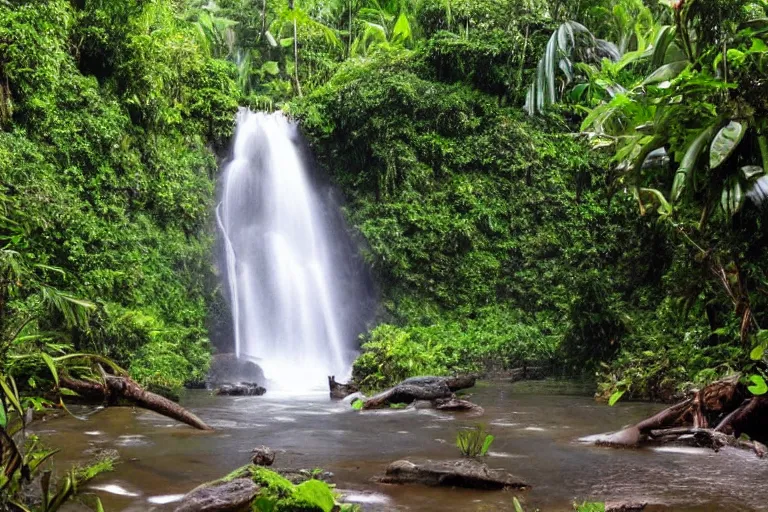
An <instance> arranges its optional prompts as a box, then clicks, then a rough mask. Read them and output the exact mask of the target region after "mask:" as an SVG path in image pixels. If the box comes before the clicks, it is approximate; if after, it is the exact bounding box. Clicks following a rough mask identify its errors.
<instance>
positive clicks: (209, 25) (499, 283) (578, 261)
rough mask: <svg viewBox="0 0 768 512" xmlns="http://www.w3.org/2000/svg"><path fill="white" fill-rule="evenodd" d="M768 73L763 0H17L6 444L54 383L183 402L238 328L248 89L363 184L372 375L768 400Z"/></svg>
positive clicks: (6, 146) (1, 95) (354, 216)
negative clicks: (728, 392)
mask: <svg viewBox="0 0 768 512" xmlns="http://www.w3.org/2000/svg"><path fill="white" fill-rule="evenodd" d="M766 66H768V3H767V2H766V1H765V0H709V1H704V0H662V1H660V2H659V1H657V0H645V1H644V0H578V1H567V2H566V1H560V0H261V1H250V0H218V1H209V0H205V1H203V0H72V1H69V0H34V1H33V0H0V376H1V377H2V378H1V379H0V382H2V384H3V397H2V402H1V403H0V405H1V406H2V407H1V408H0V410H1V411H0V412H2V414H1V415H0V427H1V429H2V433H3V435H4V436H7V435H10V436H11V437H13V436H15V435H16V434H17V433H18V432H22V433H23V431H24V430H25V429H24V425H25V417H26V414H27V413H26V411H27V410H29V409H32V410H37V411H44V410H50V409H51V408H52V407H54V406H56V407H61V406H62V405H61V404H63V402H61V404H60V399H61V395H62V394H66V393H67V392H66V391H65V390H64V389H62V388H63V386H62V387H61V388H60V387H59V386H58V382H57V381H56V375H58V372H59V371H62V372H65V371H69V370H67V368H70V367H73V366H75V367H80V368H81V370H84V371H85V373H87V374H88V375H91V376H92V377H93V378H98V376H99V369H98V367H99V363H100V364H102V365H107V366H109V364H107V363H106V361H109V363H110V364H114V365H115V367H118V368H125V372H126V374H129V375H130V376H131V377H132V378H133V379H135V380H136V381H137V382H139V383H141V384H143V385H145V386H147V387H148V388H149V389H154V390H157V391H161V392H163V393H166V394H168V395H169V396H172V395H175V394H177V393H178V392H179V390H180V389H182V387H183V386H184V385H196V384H199V383H201V382H202V381H203V380H204V377H205V374H206V372H207V367H208V364H209V359H210V355H211V353H212V352H214V351H216V350H217V349H226V347H227V346H228V345H229V344H230V343H231V339H230V338H231V328H230V327H229V312H228V310H227V304H226V300H225V298H224V294H223V293H222V291H221V289H220V283H219V275H218V274H219V272H218V269H217V267H216V265H215V256H214V255H215V253H216V251H217V246H216V234H215V226H214V222H213V219H212V213H213V211H214V205H215V192H216V180H217V177H218V169H219V163H220V162H221V161H222V160H223V159H225V158H226V156H227V147H228V143H229V140H230V137H231V136H232V133H233V129H234V115H235V113H236V111H237V109H238V107H249V108H252V109H264V110H277V109H280V110H283V111H284V112H286V113H287V114H288V115H290V116H292V117H294V118H295V119H296V120H298V121H299V123H300V125H301V127H302V130H303V132H304V135H305V136H306V138H307V140H308V142H309V144H310V146H311V148H312V150H313V152H314V154H315V156H316V159H317V163H318V167H319V169H320V172H322V173H323V174H324V175H325V176H327V177H328V178H329V179H330V181H331V182H332V183H333V184H334V186H335V187H336V188H337V189H338V190H339V192H340V193H341V195H342V196H343V198H344V206H343V209H344V213H345V216H346V218H347V220H348V222H349V225H350V227H351V229H352V230H354V232H355V234H356V239H357V240H358V242H359V245H360V248H361V251H362V252H363V254H364V257H365V258H366V261H367V262H368V264H369V266H370V268H371V269H372V273H373V276H374V277H375V280H376V283H377V286H378V293H379V301H380V308H379V311H378V314H377V317H376V321H375V323H374V324H372V325H371V326H370V330H369V331H368V332H366V333H362V335H361V340H360V341H361V346H362V350H361V355H360V357H359V359H358V360H357V362H356V363H355V368H354V371H355V377H356V379H357V380H358V381H359V383H360V384H361V385H362V386H363V387H364V388H369V389H374V388H381V387H384V386H387V385H390V384H392V383H394V382H397V381H399V380H401V379H403V378H406V377H408V376H412V375H417V374H424V373H435V374H448V373H453V372H466V371H473V372H489V371H493V372H503V371H506V370H509V369H511V368H515V367H518V366H524V365H526V364H533V363H536V364H539V363H544V364H547V365H549V366H551V367H553V368H555V369H556V371H557V372H558V373H560V374H563V375H579V376H586V377H588V378H591V379H594V380H595V381H596V386H597V389H598V393H599V395H600V396H602V397H604V398H608V397H609V396H610V397H611V401H612V402H615V401H616V400H617V399H618V398H620V397H621V396H627V397H628V396H632V397H636V398H652V399H665V400H666V399H669V398H671V397H672V396H673V395H675V394H677V393H679V392H681V391H683V390H685V389H686V388H688V387H690V386H693V385H698V384H701V383H704V382H708V381H712V380H714V379H717V378H718V377H721V376H723V375H726V374H729V373H733V372H737V371H738V372H741V373H742V375H743V376H744V378H745V379H750V382H751V384H752V387H751V389H752V390H753V392H755V393H764V392H766V391H768V386H766V384H765V371H766V364H765V363H766V348H768V335H766V331H765V330H763V328H764V327H766V326H767V325H768V251H766V247H767V246H768V229H766V225H767V222H768V213H767V212H768V208H766V204H767V203H768V174H767V172H768V132H767V130H768V105H767V104H766V101H767V100H766V98H768V75H767V73H768V70H767V69H766ZM94 357H98V358H102V359H94ZM113 361H114V362H113ZM73 371H74V370H73ZM51 390H55V391H56V392H55V393H54V394H53V395H55V396H53V395H50V394H49V391H51ZM27 442H29V443H36V440H34V439H33V438H30V437H27V438H25V439H23V440H21V439H20V438H19V439H16V440H14V441H13V442H12V443H10V444H7V443H3V447H4V450H6V451H7V447H12V446H18V445H19V443H22V445H23V444H24V443H27ZM22 451H23V450H22ZM25 454H26V455H25V457H27V458H26V459H24V461H23V462H22V465H21V466H19V467H18V468H21V467H28V468H30V469H32V468H33V467H34V468H36V467H37V466H38V465H39V464H41V463H42V461H43V460H47V458H48V456H49V455H48V452H47V451H40V450H38V449H30V450H29V451H26V452H25ZM9 456H10V455H9V453H6V452H4V455H3V464H4V468H7V469H8V470H6V471H4V474H5V477H4V478H5V479H4V480H2V481H1V482H0V484H2V486H3V489H4V490H6V489H11V488H13V486H14V485H17V483H14V482H17V480H18V478H17V477H18V475H17V473H16V471H17V469H18V468H17V469H14V468H15V466H13V465H11V466H8V464H10V463H11V462H9V461H11V460H13V458H12V457H11V458H8V457H9ZM30 457H32V458H30ZM35 457H36V458H35ZM33 459H34V460H33ZM13 464H15V463H13ZM18 471H20V469H18ZM90 474H91V473H90V472H88V471H85V473H82V472H81V473H77V472H76V473H72V474H70V476H68V477H66V478H69V481H70V482H71V485H72V486H73V487H76V485H75V483H74V482H76V481H79V480H81V479H82V478H85V477H87V476H88V475H90ZM65 481H66V480H63V481H62V482H65ZM61 485H64V486H65V483H61ZM54 488H55V487H54V486H52V485H49V487H48V488H47V489H46V496H47V495H49V494H50V495H51V496H54V497H52V498H51V500H49V501H51V502H56V503H58V501H57V500H58V497H56V496H60V494H53V493H54V492H55V491H54ZM56 492H58V491H56ZM10 495H11V496H16V495H17V493H15V492H11V493H10ZM14 499H15V498H14ZM46 506H47V505H46ZM43 510H53V509H51V508H44V509H43Z"/></svg>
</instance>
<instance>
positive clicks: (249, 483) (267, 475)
mask: <svg viewBox="0 0 768 512" xmlns="http://www.w3.org/2000/svg"><path fill="white" fill-rule="evenodd" d="M342 509H344V510H350V511H351V510H354V509H350V508H349V507H348V506H345V507H341V506H339V507H337V505H336V496H335V494H334V492H333V490H332V489H331V487H330V486H329V485H328V484H327V483H325V482H323V481H321V480H316V479H314V478H312V477H311V476H310V477H309V479H308V480H306V481H304V482H301V483H299V484H298V485H297V484H294V483H292V482H291V481H290V480H288V479H287V478H285V477H284V476H282V475H281V474H280V473H278V472H276V471H272V470H269V469H266V468H263V467H259V466H256V465H253V464H249V465H247V466H243V467H241V468H238V469H236V470H234V471H233V472H231V473H230V474H228V475H226V476H225V477H223V478H221V479H219V480H215V481H213V482H208V483H205V484H203V485H201V486H199V487H197V488H195V489H194V490H192V491H191V492H189V493H188V494H187V495H186V496H184V498H183V499H182V501H181V503H180V504H179V506H178V507H177V508H176V512H213V511H216V512H240V511H242V510H252V511H255V512H331V511H333V510H342Z"/></svg>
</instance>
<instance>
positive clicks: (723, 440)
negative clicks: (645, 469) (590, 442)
mask: <svg viewBox="0 0 768 512" xmlns="http://www.w3.org/2000/svg"><path fill="white" fill-rule="evenodd" d="M742 434H744V435H747V436H748V437H749V438H750V441H744V440H741V439H739V438H740V436H741V435H742ZM595 442H596V444H601V445H607V446H617V447H628V446H631V447H635V446H640V445H642V444H644V443H670V442H674V443H682V444H690V445H694V446H706V447H709V448H712V449H714V450H715V451H717V450H719V449H720V448H722V447H723V446H736V447H742V448H749V449H751V450H754V452H755V453H756V454H757V455H758V456H760V457H762V456H764V455H765V454H766V451H768V449H766V448H765V445H764V443H766V442H768V397H766V396H751V394H750V393H749V391H748V390H747V389H746V387H745V386H744V385H743V384H741V383H740V382H739V377H738V376H735V377H731V378H728V379H723V380H720V381H717V382H713V383H712V384H710V385H708V386H706V387H704V388H703V389H701V390H698V391H694V392H692V393H691V396H690V397H689V398H687V399H686V400H683V401H682V402H679V403H677V404H675V405H673V406H671V407H667V408H666V409H664V410H663V411H661V412H659V413H657V414H655V415H653V416H651V417H650V418H647V419H645V420H643V421H641V422H639V423H637V424H636V425H632V426H630V427H627V428H625V429H624V430H621V431H619V432H616V433H613V434H608V435H605V436H598V437H597V439H596V441H595Z"/></svg>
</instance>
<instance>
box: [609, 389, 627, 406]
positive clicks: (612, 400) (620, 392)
mask: <svg viewBox="0 0 768 512" xmlns="http://www.w3.org/2000/svg"><path fill="white" fill-rule="evenodd" d="M626 392H627V390H626V389H620V390H618V391H615V392H614V393H613V394H612V395H611V398H609V399H608V405H610V406H611V407H613V406H614V405H616V402H618V401H619V400H620V399H621V397H622V396H624V393H626Z"/></svg>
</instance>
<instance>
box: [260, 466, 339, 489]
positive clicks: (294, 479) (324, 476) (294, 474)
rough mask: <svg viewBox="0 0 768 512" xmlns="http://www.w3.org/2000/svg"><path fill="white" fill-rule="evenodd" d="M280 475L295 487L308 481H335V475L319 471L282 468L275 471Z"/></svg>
mask: <svg viewBox="0 0 768 512" xmlns="http://www.w3.org/2000/svg"><path fill="white" fill-rule="evenodd" d="M272 471H275V472H277V473H279V474H280V476H282V477H283V478H285V479H287V480H288V481H290V482H291V483H292V484H294V485H298V484H301V483H304V482H306V481H308V480H320V481H321V482H325V483H331V481H332V480H333V473H331V472H330V471H320V470H317V469H291V468H281V469H273V470H272Z"/></svg>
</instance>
